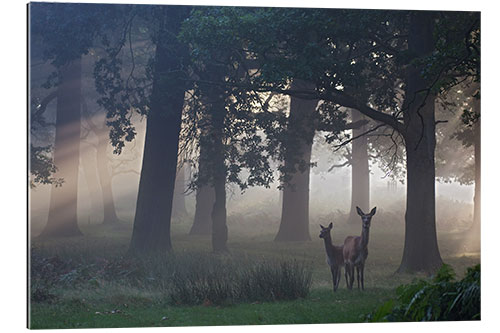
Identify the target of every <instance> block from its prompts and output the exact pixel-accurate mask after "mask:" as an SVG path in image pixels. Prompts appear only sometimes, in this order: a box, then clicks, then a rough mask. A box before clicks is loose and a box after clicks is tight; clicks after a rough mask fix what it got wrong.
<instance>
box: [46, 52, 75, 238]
mask: <svg viewBox="0 0 500 333" xmlns="http://www.w3.org/2000/svg"><path fill="white" fill-rule="evenodd" d="M81 79H82V63H81V58H77V59H75V60H73V61H71V62H70V63H68V64H66V65H63V66H62V67H61V68H60V69H59V86H58V88H57V106H56V133H55V143H54V164H55V165H56V167H57V168H58V170H57V172H56V173H55V175H54V176H55V177H56V178H63V179H64V183H63V184H62V186H59V187H57V186H55V185H52V189H51V194H50V205H49V216H48V220H47V225H46V226H45V228H44V230H43V231H42V233H41V235H40V236H41V237H66V236H78V235H81V234H82V233H81V231H80V229H79V228H78V217H77V201H78V166H79V161H80V121H81V115H80V108H81V93H82V86H81V84H82V83H81Z"/></svg>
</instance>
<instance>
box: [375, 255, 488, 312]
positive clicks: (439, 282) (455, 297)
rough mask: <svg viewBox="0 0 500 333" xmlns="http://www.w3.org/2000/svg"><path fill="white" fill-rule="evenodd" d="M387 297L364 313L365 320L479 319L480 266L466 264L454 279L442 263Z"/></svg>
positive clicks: (450, 270) (453, 273) (452, 273)
mask: <svg viewBox="0 0 500 333" xmlns="http://www.w3.org/2000/svg"><path fill="white" fill-rule="evenodd" d="M396 294H397V300H396V301H394V300H390V301H389V302H386V303H384V304H383V305H382V306H381V307H379V308H378V309H377V310H375V311H374V312H373V313H372V314H370V315H368V316H367V320H368V321H435V320H479V319H481V309H480V305H481V268H480V265H476V266H474V267H471V268H468V269H467V273H466V275H465V277H464V278H463V279H462V280H460V281H456V275H455V272H454V271H453V269H452V268H451V267H450V266H449V265H446V264H444V265H443V266H442V267H441V268H440V270H439V271H438V272H437V273H436V275H435V276H434V278H432V279H431V280H423V279H420V280H417V281H415V282H413V283H410V284H406V285H401V286H399V287H398V288H397V289H396Z"/></svg>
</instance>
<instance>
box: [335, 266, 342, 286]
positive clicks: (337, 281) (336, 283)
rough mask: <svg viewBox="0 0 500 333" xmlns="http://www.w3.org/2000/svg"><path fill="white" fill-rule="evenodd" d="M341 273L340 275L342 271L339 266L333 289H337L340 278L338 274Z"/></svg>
mask: <svg viewBox="0 0 500 333" xmlns="http://www.w3.org/2000/svg"><path fill="white" fill-rule="evenodd" d="M341 273H342V270H341V268H340V266H339V267H337V279H336V281H335V289H338V288H339V282H340V276H341V275H340V274H341Z"/></svg>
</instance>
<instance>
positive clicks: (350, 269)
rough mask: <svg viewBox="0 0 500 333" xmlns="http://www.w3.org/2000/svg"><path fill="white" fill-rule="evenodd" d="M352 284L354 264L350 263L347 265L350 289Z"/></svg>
mask: <svg viewBox="0 0 500 333" xmlns="http://www.w3.org/2000/svg"><path fill="white" fill-rule="evenodd" d="M353 284H354V265H351V266H350V267H349V285H350V287H349V289H351V290H352V286H353Z"/></svg>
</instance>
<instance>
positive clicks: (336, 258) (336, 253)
mask: <svg viewBox="0 0 500 333" xmlns="http://www.w3.org/2000/svg"><path fill="white" fill-rule="evenodd" d="M319 226H320V227H321V232H320V234H319V238H323V240H324V241H325V250H326V261H327V263H328V266H330V271H331V272H332V279H333V292H335V291H337V288H338V287H339V282H340V276H341V274H340V269H341V267H342V266H344V257H343V251H342V248H343V246H342V245H341V246H336V245H333V244H332V236H331V235H330V231H331V230H332V228H333V223H330V225H329V226H328V227H326V228H325V227H323V226H322V225H321V224H320V225H319Z"/></svg>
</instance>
